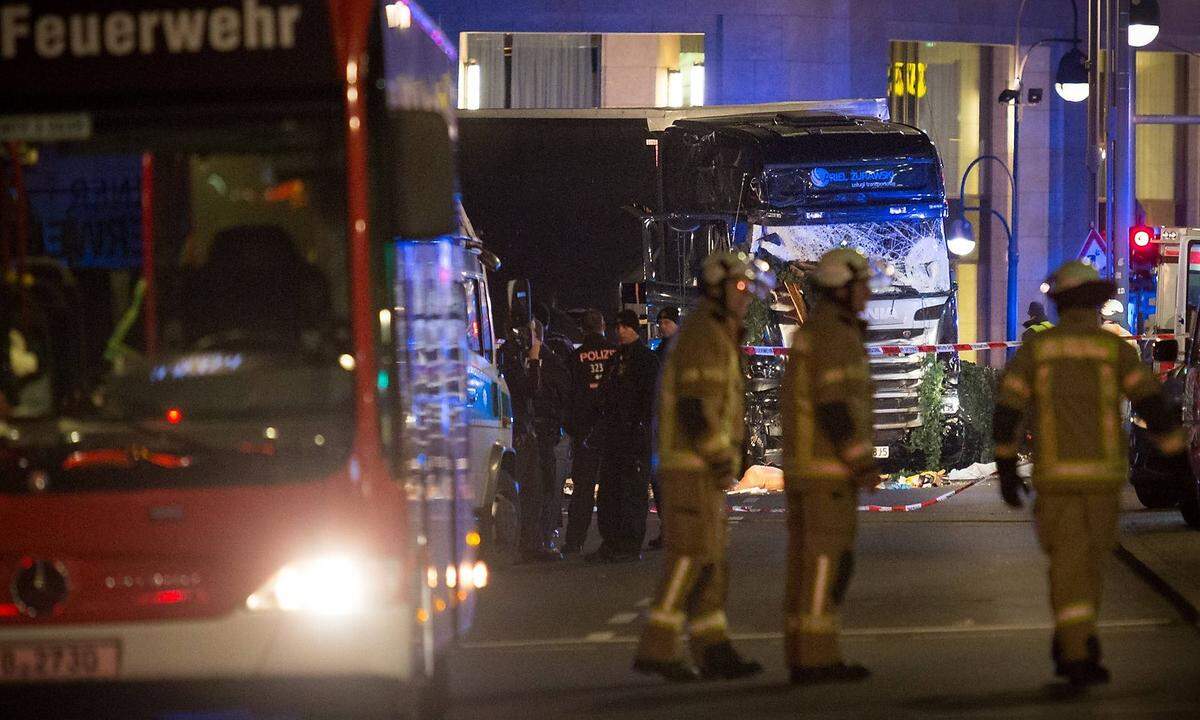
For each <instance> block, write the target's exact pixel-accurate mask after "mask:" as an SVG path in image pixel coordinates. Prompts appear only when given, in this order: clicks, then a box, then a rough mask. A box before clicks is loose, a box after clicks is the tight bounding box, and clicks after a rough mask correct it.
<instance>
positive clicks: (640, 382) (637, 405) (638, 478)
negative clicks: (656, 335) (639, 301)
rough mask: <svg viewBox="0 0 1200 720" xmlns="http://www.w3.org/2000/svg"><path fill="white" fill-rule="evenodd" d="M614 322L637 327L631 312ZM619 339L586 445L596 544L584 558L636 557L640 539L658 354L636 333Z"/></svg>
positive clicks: (643, 534) (646, 509) (646, 508)
mask: <svg viewBox="0 0 1200 720" xmlns="http://www.w3.org/2000/svg"><path fill="white" fill-rule="evenodd" d="M617 324H618V325H623V326H624V327H625V328H626V332H630V331H632V332H633V333H636V332H637V328H638V324H639V322H638V317H637V314H636V313H634V312H632V311H629V310H623V311H622V312H620V313H618V315H617ZM632 337H633V339H632V340H631V341H629V342H626V343H624V344H623V345H621V347H620V348H619V349H618V350H617V353H616V355H614V356H613V357H612V359H611V363H612V364H611V367H610V368H609V369H608V371H607V374H606V375H605V378H604V381H603V383H602V384H601V386H600V395H601V402H602V408H601V416H600V420H599V422H598V423H597V427H596V429H595V431H594V432H593V433H592V435H593V437H592V438H590V439H589V441H588V442H589V444H592V445H595V446H598V447H599V448H600V452H601V456H600V483H599V485H600V487H599V491H598V493H597V497H596V508H597V518H596V522H597V524H598V525H599V529H600V537H601V539H602V541H603V542H602V544H601V546H600V549H598V550H597V551H596V552H595V553H592V554H590V555H589V556H588V557H587V559H588V560H590V561H602V562H610V561H623V560H636V559H638V558H639V557H640V556H641V551H642V542H643V541H644V540H645V538H646V514H647V513H648V512H649V510H650V504H649V501H648V498H647V495H646V489H647V487H648V486H649V482H650V458H651V454H652V447H651V444H650V443H651V437H650V424H651V421H652V420H653V413H654V387H655V384H656V382H657V381H658V359H657V358H656V357H655V355H654V351H653V350H651V349H650V348H648V347H646V343H644V342H642V340H641V338H640V337H638V336H636V335H633V336H632Z"/></svg>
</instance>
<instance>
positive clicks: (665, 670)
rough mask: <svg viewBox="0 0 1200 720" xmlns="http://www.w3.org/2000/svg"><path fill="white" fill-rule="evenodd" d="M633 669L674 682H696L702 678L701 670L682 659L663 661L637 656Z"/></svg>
mask: <svg viewBox="0 0 1200 720" xmlns="http://www.w3.org/2000/svg"><path fill="white" fill-rule="evenodd" d="M633 670H634V672H639V673H641V674H643V675H658V676H660V677H662V678H663V679H664V680H666V681H667V682H673V683H685V682H695V681H696V680H699V679H700V671H699V670H697V669H696V668H695V667H694V666H693V665H692V664H691V663H689V662H688V661H687V660H682V659H677V660H666V661H663V660H649V659H646V658H635V659H634V661H633Z"/></svg>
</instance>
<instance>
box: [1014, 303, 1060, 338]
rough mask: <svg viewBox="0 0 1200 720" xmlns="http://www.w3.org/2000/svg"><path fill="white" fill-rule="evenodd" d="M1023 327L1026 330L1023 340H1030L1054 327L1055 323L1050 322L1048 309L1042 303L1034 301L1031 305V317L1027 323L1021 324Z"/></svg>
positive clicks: (1022, 335)
mask: <svg viewBox="0 0 1200 720" xmlns="http://www.w3.org/2000/svg"><path fill="white" fill-rule="evenodd" d="M1021 327H1023V328H1025V330H1024V332H1022V333H1021V339H1022V340H1028V339H1029V338H1031V337H1033V336H1034V335H1036V334H1038V333H1040V332H1045V331H1047V330H1049V329H1050V328H1052V327H1054V323H1052V322H1050V318H1048V317H1046V308H1045V307H1044V306H1043V305H1042V304H1041V303H1040V302H1038V301H1036V300H1034V301H1033V302H1031V303H1029V317H1028V318H1027V319H1026V320H1025V322H1023V323H1021Z"/></svg>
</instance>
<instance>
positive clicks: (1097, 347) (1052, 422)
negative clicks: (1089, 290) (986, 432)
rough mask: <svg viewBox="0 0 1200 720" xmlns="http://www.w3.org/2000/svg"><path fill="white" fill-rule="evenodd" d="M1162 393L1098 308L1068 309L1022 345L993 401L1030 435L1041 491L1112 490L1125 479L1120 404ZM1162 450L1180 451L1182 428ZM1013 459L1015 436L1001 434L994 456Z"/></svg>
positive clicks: (1163, 443)
mask: <svg viewBox="0 0 1200 720" xmlns="http://www.w3.org/2000/svg"><path fill="white" fill-rule="evenodd" d="M1159 392H1161V390H1160V388H1159V384H1158V381H1157V380H1155V378H1154V374H1153V373H1152V372H1151V370H1150V368H1149V367H1147V366H1146V365H1144V364H1143V363H1142V362H1141V360H1140V358H1139V357H1138V354H1137V351H1136V350H1134V349H1133V348H1132V347H1130V346H1129V344H1128V342H1127V341H1126V340H1124V339H1122V338H1120V337H1118V336H1117V335H1114V334H1113V333H1110V332H1105V331H1104V330H1102V329H1101V328H1100V323H1099V316H1098V313H1097V312H1096V311H1095V310H1091V309H1071V310H1068V311H1065V312H1064V313H1062V316H1061V318H1060V324H1059V325H1058V326H1057V327H1054V328H1051V329H1049V330H1046V331H1045V332H1041V333H1038V334H1037V335H1034V336H1033V337H1031V338H1028V339H1027V340H1025V341H1024V344H1023V345H1022V346H1021V348H1020V349H1019V350H1017V353H1016V355H1014V356H1013V359H1012V360H1011V361H1010V362H1009V364H1008V367H1007V368H1006V369H1005V371H1004V376H1003V378H1002V380H1001V382H1000V390H999V394H998V397H997V400H996V403H997V405H998V406H1003V407H1007V408H1010V409H1011V410H1014V411H1017V412H1018V413H1019V414H1021V415H1022V416H1023V419H1024V421H1025V423H1026V427H1028V429H1029V430H1030V431H1032V433H1033V465H1034V471H1033V482H1034V485H1035V486H1036V488H1037V490H1038V492H1039V493H1043V494H1053V493H1081V492H1082V493H1089V492H1112V491H1115V490H1116V489H1117V488H1118V487H1119V486H1120V485H1121V483H1122V482H1124V480H1125V478H1126V477H1127V476H1128V474H1129V462H1128V458H1127V447H1128V444H1129V443H1128V438H1126V436H1125V428H1124V425H1123V423H1122V419H1121V399H1122V397H1126V398H1128V399H1129V400H1130V401H1131V402H1133V403H1134V404H1135V405H1136V404H1137V403H1138V402H1139V401H1141V400H1143V399H1146V398H1148V397H1150V396H1152V395H1155V394H1157V393H1159ZM1018 435H1019V434H1018ZM1159 447H1160V449H1161V450H1162V451H1163V452H1164V453H1166V454H1171V453H1173V452H1180V451H1181V450H1182V449H1183V433H1182V431H1181V430H1179V429H1175V430H1173V431H1172V432H1171V434H1170V435H1168V436H1166V437H1164V438H1162V439H1160V441H1159ZM1016 456H1017V437H1011V438H999V437H998V438H997V445H996V457H997V458H998V459H1015V458H1016Z"/></svg>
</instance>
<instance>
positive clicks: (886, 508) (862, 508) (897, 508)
mask: <svg viewBox="0 0 1200 720" xmlns="http://www.w3.org/2000/svg"><path fill="white" fill-rule="evenodd" d="M977 482H979V481H978V480H972V481H971V482H969V483H967V484H966V485H963V486H962V487H960V488H955V489H953V490H951V491H950V492H948V493H942V494H941V495H938V496H937V497H935V498H930V499H929V500H926V501H924V502H919V503H912V504H911V505H859V506H858V511H859V512H913V511H914V510H924V509H925V508H927V507H932V506H934V505H937V504H938V503H940V502H943V501H945V500H949V499H950V498H952V497H954V496H955V495H957V494H959V493H960V492H962V491H963V490H966V489H967V488H969V487H971V486H972V485H974V484H975V483H977Z"/></svg>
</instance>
